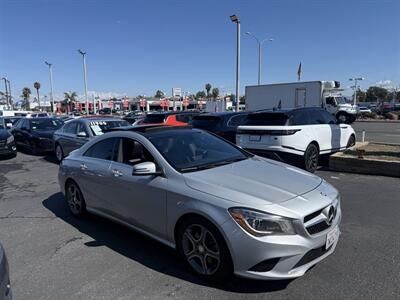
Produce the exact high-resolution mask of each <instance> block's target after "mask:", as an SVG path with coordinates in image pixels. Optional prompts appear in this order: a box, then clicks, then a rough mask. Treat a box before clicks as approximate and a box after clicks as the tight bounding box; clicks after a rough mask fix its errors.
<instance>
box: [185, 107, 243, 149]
mask: <svg viewBox="0 0 400 300" xmlns="http://www.w3.org/2000/svg"><path fill="white" fill-rule="evenodd" d="M247 115H248V112H221V113H206V114H201V115H198V116H195V117H194V118H193V119H192V122H191V125H192V126H193V127H194V128H200V129H204V130H207V131H209V132H212V133H215V134H217V135H219V136H220V137H223V138H224V139H226V140H228V141H230V142H231V143H236V130H237V127H238V126H239V125H242V124H243V123H244V121H245V120H246V117H247Z"/></svg>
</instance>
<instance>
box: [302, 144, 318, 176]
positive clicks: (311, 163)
mask: <svg viewBox="0 0 400 300" xmlns="http://www.w3.org/2000/svg"><path fill="white" fill-rule="evenodd" d="M305 163H306V167H307V170H308V171H312V170H316V169H317V167H318V149H317V147H315V146H314V145H312V146H311V147H309V148H308V149H307V154H306V162H305Z"/></svg>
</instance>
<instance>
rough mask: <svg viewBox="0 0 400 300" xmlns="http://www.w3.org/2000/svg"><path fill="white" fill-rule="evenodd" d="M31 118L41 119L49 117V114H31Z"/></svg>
mask: <svg viewBox="0 0 400 300" xmlns="http://www.w3.org/2000/svg"><path fill="white" fill-rule="evenodd" d="M30 117H31V118H43V117H50V114H49V113H47V112H38V113H32V114H31V115H30Z"/></svg>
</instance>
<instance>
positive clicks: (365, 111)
mask: <svg viewBox="0 0 400 300" xmlns="http://www.w3.org/2000/svg"><path fill="white" fill-rule="evenodd" d="M358 109H359V112H360V114H363V113H372V110H371V109H369V108H368V107H365V106H359V107H358Z"/></svg>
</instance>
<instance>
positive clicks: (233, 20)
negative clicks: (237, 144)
mask: <svg viewBox="0 0 400 300" xmlns="http://www.w3.org/2000/svg"><path fill="white" fill-rule="evenodd" d="M230 19H231V21H232V22H233V23H236V111H239V102H240V95H239V85H240V20H239V18H238V17H237V16H236V15H232V16H230Z"/></svg>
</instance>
